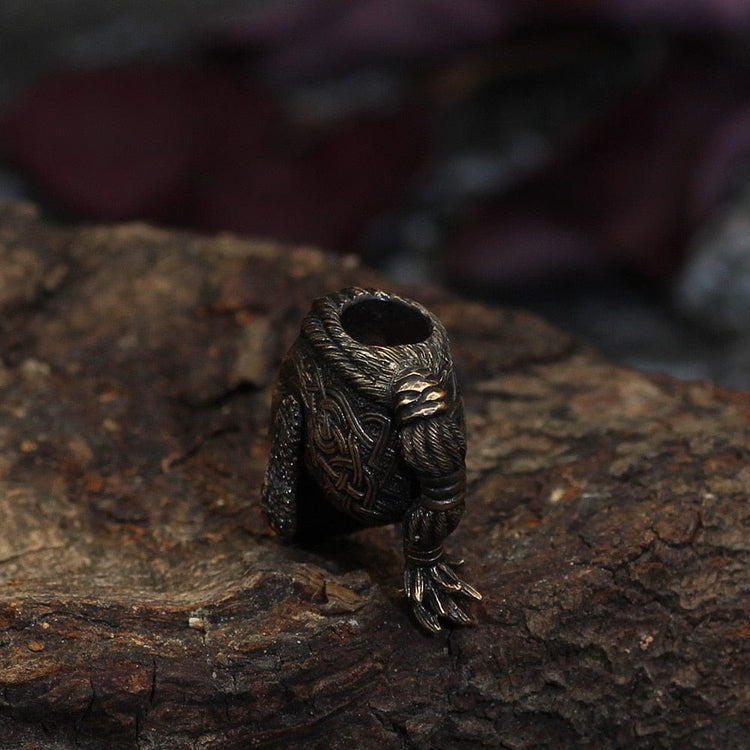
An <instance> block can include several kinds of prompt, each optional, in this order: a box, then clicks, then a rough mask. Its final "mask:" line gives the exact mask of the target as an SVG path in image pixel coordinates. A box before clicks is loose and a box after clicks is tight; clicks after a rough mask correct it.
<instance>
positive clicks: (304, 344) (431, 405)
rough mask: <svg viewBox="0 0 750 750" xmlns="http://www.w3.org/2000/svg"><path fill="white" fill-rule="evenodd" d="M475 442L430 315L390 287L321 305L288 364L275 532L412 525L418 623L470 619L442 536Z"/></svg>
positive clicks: (408, 539)
mask: <svg viewBox="0 0 750 750" xmlns="http://www.w3.org/2000/svg"><path fill="white" fill-rule="evenodd" d="M465 453H466V437H465V428H464V420H463V406H462V402H461V397H460V394H459V391H458V387H457V384H456V379H455V374H454V371H453V361H452V358H451V354H450V348H449V344H448V336H447V333H446V331H445V328H444V327H443V325H442V324H441V323H440V321H439V320H438V319H437V318H436V317H435V316H434V315H432V314H431V313H430V312H428V311H427V310H426V309H425V308H424V307H422V306H421V305H419V304H418V303H416V302H413V301H411V300H406V299H403V298H400V297H397V296H395V295H391V294H387V293H385V292H382V291H376V290H364V289H358V288H350V289H344V290H342V291H340V292H338V293H335V294H331V295H328V296H326V297H321V298H319V299H317V300H315V302H314V303H313V306H312V309H311V310H310V312H309V313H308V315H307V316H306V317H305V319H304V320H303V322H302V327H301V332H300V335H299V337H298V338H297V340H296V341H295V343H294V345H293V346H292V348H291V349H290V350H289V352H288V354H287V355H286V357H285V358H284V360H283V362H282V365H281V368H280V370H279V376H278V380H277V384H276V388H275V392H274V398H273V445H272V448H271V457H270V460H269V463H268V468H267V470H266V476H265V481H264V483H263V490H262V507H263V511H264V513H265V514H266V516H267V518H268V520H269V522H270V524H271V526H272V527H273V528H274V529H275V530H276V531H277V532H278V533H279V534H280V535H281V536H282V537H283V538H286V539H305V538H307V539H315V538H319V537H321V536H324V535H325V536H328V535H333V534H338V533H345V532H347V531H352V530H355V529H358V528H364V527H368V526H377V525H383V524H388V523H394V522H401V523H402V525H403V537H404V557H405V569H404V587H405V590H406V595H407V596H408V597H409V599H410V601H411V603H412V609H413V612H414V615H415V617H416V619H417V620H418V622H419V623H420V624H421V625H422V626H423V627H424V628H426V629H427V630H429V631H439V630H440V629H441V624H440V618H442V619H444V620H447V621H448V622H451V623H457V624H465V623H469V622H471V617H470V615H469V613H468V611H467V609H466V606H465V603H464V602H463V601H462V600H464V599H481V595H480V594H479V593H478V592H477V591H476V589H474V588H473V587H472V586H470V585H469V584H467V583H465V582H463V581H462V580H460V579H459V578H458V576H456V574H455V572H454V571H453V565H454V564H452V563H450V562H449V561H448V560H447V559H446V557H445V554H444V552H443V546H442V545H443V540H444V539H445V538H446V537H447V536H448V535H449V534H450V533H451V532H452V531H453V530H454V529H455V528H456V526H457V524H458V522H459V520H460V518H461V515H462V514H463V511H464V496H465V492H466V472H465V464H464V457H465Z"/></svg>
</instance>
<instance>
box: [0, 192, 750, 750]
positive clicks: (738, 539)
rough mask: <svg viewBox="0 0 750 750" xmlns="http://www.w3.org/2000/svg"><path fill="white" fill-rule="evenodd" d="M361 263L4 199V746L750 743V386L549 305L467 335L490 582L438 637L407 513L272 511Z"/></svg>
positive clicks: (485, 311) (0, 382) (481, 536)
mask: <svg viewBox="0 0 750 750" xmlns="http://www.w3.org/2000/svg"><path fill="white" fill-rule="evenodd" d="M349 284H358V285H365V286H367V285H376V286H379V285H385V284H386V282H385V281H384V280H383V279H381V278H380V277H378V276H377V275H376V274H374V273H373V272H371V271H368V270H367V269H364V268H361V267H359V266H358V264H357V262H356V261H355V260H354V259H353V258H343V259H342V258H340V257H331V256H328V255H326V254H324V253H322V252H320V251H317V250H314V249H308V248H287V247H281V246H278V245H276V244H273V243H268V242H251V241H247V240H241V239H238V238H235V237H231V236H219V237H216V238H212V239H209V238H204V237H196V236H189V235H185V234H179V233H174V232H167V231H162V230H157V229H154V228H151V227H148V226H145V225H140V224H128V225H124V226H110V227H96V226H94V227H91V226H89V227H73V228H60V227H54V226H48V225H46V224H45V223H43V222H41V221H40V220H39V219H38V218H37V216H36V214H35V212H34V210H33V209H32V208H30V207H28V206H15V207H12V208H6V209H3V211H2V214H1V215H0V315H1V317H0V747H1V748H16V747H32V746H33V747H38V748H54V749H55V750H58V749H60V748H73V747H76V748H79V747H82V748H100V747H101V748H105V747H106V748H109V749H112V748H120V747H122V748H132V747H136V748H149V749H150V748H183V747H184V748H207V749H208V748H211V750H219V749H222V750H224V749H227V748H248V747H259V748H274V747H279V748H290V747H305V748H307V747H320V748H349V747H368V748H369V747H378V748H383V747H388V748H390V747H393V748H451V749H454V748H476V747H508V748H524V747H535V746H536V747H541V746H547V747H552V746H554V747H560V748H566V747H570V748H573V747H597V748H608V747H644V748H645V747H649V748H650V747H661V746H665V747H677V746H679V747H696V748H716V747H723V748H740V747H746V746H748V745H750V728H749V727H750V723H749V722H750V669H749V667H750V658H749V656H748V646H747V641H748V635H750V619H749V618H748V615H749V614H750V601H749V590H750V516H749V514H748V495H750V464H748V455H749V454H750V395H749V394H742V393H732V392H728V391H724V390H721V389H718V388H716V387H714V386H712V385H710V384H705V383H684V382H678V381H675V380H672V379H669V378H666V377H653V376H647V375H644V374H640V373H637V372H633V371H630V370H626V369H623V368H621V367H618V366H615V365H613V364H611V363H608V362H606V361H604V360H603V359H601V358H600V357H599V356H597V355H596V354H595V353H593V352H591V351H588V350H587V349H585V348H584V347H582V346H581V345H580V344H578V343H577V342H575V341H574V340H572V339H571V337H569V336H568V335H566V334H564V333H562V332H560V331H559V330H556V329H555V328H553V327H552V326H550V325H548V324H547V323H545V322H543V321H542V320H540V319H538V318H537V317H534V316H532V315H530V314H527V313H524V312H521V311H513V310H499V309H492V308H489V307H485V306H481V305H478V304H474V303H470V302H466V301H462V300H460V299H457V298H455V297H453V296H451V295H449V294H448V293H447V292H445V291H442V290H440V289H422V290H416V289H409V288H404V287H397V286H395V285H393V284H388V285H387V286H388V288H389V289H391V290H393V291H395V292H397V293H400V294H406V295H407V296H411V297H414V298H416V299H419V300H420V301H421V302H423V303H424V304H425V305H426V306H428V307H429V308H430V309H431V310H433V311H434V312H435V313H436V314H437V315H438V316H439V317H440V318H441V319H442V320H443V322H444V323H445V324H446V326H447V327H448V329H449V331H450V333H451V335H452V339H453V349H454V357H455V360H456V363H457V367H458V369H459V374H460V377H461V380H462V382H463V387H464V393H465V400H466V410H467V423H468V432H469V453H468V461H467V466H468V473H469V495H468V509H467V513H466V515H465V517H464V520H463V521H462V523H461V524H460V526H459V528H458V529H457V531H456V532H455V533H454V534H453V535H452V536H451V537H450V539H449V540H448V548H449V550H452V551H455V552H456V553H458V554H460V555H462V556H463V557H464V558H465V560H466V563H465V567H464V568H463V571H464V575H465V577H466V579H467V580H469V581H470V582H471V583H472V584H474V585H476V586H477V588H479V590H480V591H482V592H483V594H484V595H485V599H484V601H483V602H481V603H480V604H478V605H476V606H475V607H474V612H475V615H476V618H477V624H476V625H475V626H473V627H466V628H455V629H448V630H446V631H444V632H442V633H440V634H438V635H435V636H428V635H426V634H425V633H423V632H421V630H420V629H419V628H418V627H417V626H416V625H415V624H414V622H413V621H412V620H411V619H410V614H409V607H408V605H407V603H406V601H405V599H404V598H403V596H402V593H401V592H400V591H399V587H400V583H401V568H402V556H401V550H400V542H399V536H398V530H397V529H394V528H390V527H388V528H380V529H371V530H367V531H364V532H360V533H358V534H355V535H352V536H350V537H345V538H341V539H338V540H334V541H329V542H325V543H321V544H318V545H317V546H312V547H308V548H301V547H295V546H286V545H283V544H281V543H280V542H279V541H278V540H277V539H276V538H275V537H274V536H273V534H272V533H271V531H270V530H269V528H268V526H267V525H266V523H265V521H264V519H263V518H262V516H261V514H260V511H259V486H260V483H261V480H262V476H263V472H264V469H265V463H266V459H267V453H268V445H269V443H268V433H267V419H268V411H269V391H270V384H271V382H272V379H273V374H274V371H275V369H276V366H277V365H278V362H279V359H280V357H281V355H282V353H283V352H284V351H285V349H286V348H287V346H288V345H289V343H290V342H291V340H292V339H293V338H294V336H295V335H296V332H297V327H298V325H299V321H300V319H301V317H302V315H303V314H304V312H306V310H307V309H308V307H309V304H310V301H311V299H312V298H314V297H316V296H318V295H320V294H323V293H326V292H329V291H331V290H335V289H338V288H341V287H343V286H346V285H349Z"/></svg>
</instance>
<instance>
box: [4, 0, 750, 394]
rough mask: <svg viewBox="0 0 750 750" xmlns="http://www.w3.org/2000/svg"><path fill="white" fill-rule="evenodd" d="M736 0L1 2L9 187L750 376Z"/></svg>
mask: <svg viewBox="0 0 750 750" xmlns="http://www.w3.org/2000/svg"><path fill="white" fill-rule="evenodd" d="M749 42H750V0H682V1H678V0H607V1H606V2H605V1H604V0H600V1H598V2H597V1H596V0H538V1H537V2H528V0H462V2H460V3H456V2H455V1H454V0H299V1H298V2H291V3H290V2H281V0H263V1H261V0H256V2H253V1H252V0H244V1H239V0H212V1H211V2H208V0H202V1H197V0H164V2H160V3H158V4H154V3H151V2H146V1H145V0H141V2H128V3H125V2H121V1H120V0H115V1H113V2H108V3H99V2H94V0H55V1H54V2H53V0H37V1H36V2H34V3H21V2H17V3H5V4H3V5H2V6H0V70H2V71H3V76H1V77H0V78H1V79H2V82H0V200H12V199H19V198H20V199H31V200H35V201H37V202H38V203H40V205H41V206H42V208H43V210H44V212H45V213H46V215H48V216H49V217H50V218H52V219H54V220H57V221H79V220H96V221H100V220H105V221H110V220H115V221H119V220H129V219H146V220H149V221H153V222H157V223H159V224H162V225H166V226H174V227H181V228H187V229H192V230H198V231H207V232H216V231H225V230H226V231H234V232H239V233H243V234H247V235H251V236H254V237H269V238H274V239H280V240H283V241H287V242H294V243H304V244H318V245H320V246H322V247H324V248H326V249H330V250H333V251H335V252H340V253H357V254H359V255H361V256H363V258H364V259H365V261H366V262H368V263H370V264H372V265H376V266H378V267H380V268H381V269H382V270H383V271H384V272H386V273H387V274H389V275H390V276H391V277H393V278H394V279H397V280H399V281H404V282H440V283H444V284H447V285H449V286H452V287H454V288H456V289H458V290H460V291H462V292H463V293H464V294H466V295H468V296H471V297H473V298H478V299H484V300H488V301H491V302H496V303H499V304H513V305H520V306H524V307H527V308H530V309H534V310H537V311H539V312H541V313H542V314H544V315H546V316H547V317H548V318H549V319H551V320H552V321H553V322H555V323H557V324H558V325H559V326H561V327H562V328H565V329H568V330H571V331H573V332H575V333H577V334H578V335H580V336H581V337H582V338H583V339H584V340H586V341H589V342H591V343H593V344H594V345H596V346H597V347H598V348H600V349H601V350H603V351H604V352H605V353H606V354H608V355H609V356H612V357H613V358H615V359H618V360H620V361H622V362H625V363H627V364H630V365H633V366H636V367H640V368H645V369H652V370H660V371H665V372H670V373H672V374H675V375H678V376H680V377H686V378H708V379H712V380H714V381H715V382H717V383H719V384H723V385H728V386H731V387H737V388H745V389H750V44H749Z"/></svg>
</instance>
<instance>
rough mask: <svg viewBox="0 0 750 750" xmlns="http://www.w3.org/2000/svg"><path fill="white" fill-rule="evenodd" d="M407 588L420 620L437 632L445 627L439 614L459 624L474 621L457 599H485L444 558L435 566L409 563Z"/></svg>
mask: <svg viewBox="0 0 750 750" xmlns="http://www.w3.org/2000/svg"><path fill="white" fill-rule="evenodd" d="M404 588H405V589H406V595H407V596H408V597H409V599H411V602H412V608H413V611H414V616H415V617H416V618H417V621H418V622H419V624H420V625H421V626H422V627H423V628H425V629H426V630H429V631H431V632H433V633H437V632H439V631H440V629H441V627H440V620H439V619H438V618H439V617H442V618H444V619H445V620H448V621H449V622H451V623H454V624H457V625H466V624H468V623H470V622H472V618H471V615H470V614H469V613H468V612H467V611H466V609H464V607H462V606H460V605H459V604H458V602H457V601H456V600H455V599H456V598H457V597H459V596H460V597H467V598H469V599H476V600H477V601H479V600H480V599H481V598H482V595H481V594H480V593H479V592H478V591H477V590H476V589H475V588H474V587H473V586H470V585H469V584H468V583H464V582H463V581H462V580H461V579H460V578H459V577H458V576H457V575H456V574H455V573H454V572H453V569H452V567H451V565H450V564H449V563H447V562H445V561H443V560H440V561H438V562H436V563H433V564H431V565H416V564H414V563H407V565H406V569H405V570H404ZM464 606H465V605H464Z"/></svg>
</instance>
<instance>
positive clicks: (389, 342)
mask: <svg viewBox="0 0 750 750" xmlns="http://www.w3.org/2000/svg"><path fill="white" fill-rule="evenodd" d="M341 325H342V326H343V327H344V330H345V331H346V332H347V333H348V334H349V335H350V336H351V337H352V338H353V339H354V340H355V341H359V343H360V344H366V345H368V346H398V345H399V344H418V343H419V342H420V341H424V340H425V339H427V338H429V336H430V334H431V333H432V323H430V319H429V318H428V317H427V316H426V315H425V314H424V313H422V312H420V311H419V310H417V308H416V307H412V306H411V305H408V304H406V303H405V302H401V301H400V300H394V299H363V300H360V301H356V302H353V303H352V304H350V305H349V306H348V307H346V308H345V309H344V311H343V312H342V313H341Z"/></svg>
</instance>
